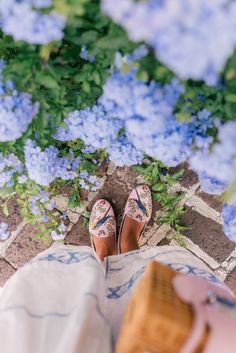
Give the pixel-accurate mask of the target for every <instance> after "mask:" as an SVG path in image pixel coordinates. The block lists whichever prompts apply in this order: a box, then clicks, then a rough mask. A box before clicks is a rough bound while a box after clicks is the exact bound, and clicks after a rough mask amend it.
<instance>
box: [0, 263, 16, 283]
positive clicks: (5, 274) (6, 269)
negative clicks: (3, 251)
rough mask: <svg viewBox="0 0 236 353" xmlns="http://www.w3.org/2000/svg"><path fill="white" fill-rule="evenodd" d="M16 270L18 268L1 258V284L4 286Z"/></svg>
mask: <svg viewBox="0 0 236 353" xmlns="http://www.w3.org/2000/svg"><path fill="white" fill-rule="evenodd" d="M15 272H16V269H15V268H14V267H13V266H12V265H10V264H9V262H7V261H6V260H4V259H0V286H1V287H2V286H3V285H4V284H5V282H6V281H7V280H8V278H10V277H11V276H12V275H13V274H14V273H15Z"/></svg>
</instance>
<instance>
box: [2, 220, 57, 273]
mask: <svg viewBox="0 0 236 353" xmlns="http://www.w3.org/2000/svg"><path fill="white" fill-rule="evenodd" d="M37 235H38V229H37V228H35V227H34V226H32V225H31V224H27V225H25V226H24V228H23V229H22V231H21V232H20V233H19V234H18V236H17V238H16V239H15V240H14V241H13V243H12V244H11V245H10V246H9V248H8V249H7V251H6V253H5V258H6V260H7V261H9V262H10V263H11V264H12V265H13V266H14V267H15V268H17V269H18V268H20V267H21V266H23V265H24V264H25V263H26V262H28V261H30V260H31V259H32V258H33V257H35V256H36V255H37V254H39V253H40V252H42V251H43V250H46V249H47V248H48V247H49V246H50V245H51V242H49V243H47V244H46V243H44V242H43V241H41V240H33V238H34V237H35V236H37Z"/></svg>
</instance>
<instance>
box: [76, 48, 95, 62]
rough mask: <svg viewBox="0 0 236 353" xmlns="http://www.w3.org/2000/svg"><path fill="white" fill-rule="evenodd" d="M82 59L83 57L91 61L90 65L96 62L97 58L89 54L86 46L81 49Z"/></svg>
mask: <svg viewBox="0 0 236 353" xmlns="http://www.w3.org/2000/svg"><path fill="white" fill-rule="evenodd" d="M80 57H81V59H83V60H86V61H89V62H90V63H92V62H94V61H95V56H94V55H90V54H89V53H88V50H87V48H86V46H85V45H83V46H82V48H81V51H80Z"/></svg>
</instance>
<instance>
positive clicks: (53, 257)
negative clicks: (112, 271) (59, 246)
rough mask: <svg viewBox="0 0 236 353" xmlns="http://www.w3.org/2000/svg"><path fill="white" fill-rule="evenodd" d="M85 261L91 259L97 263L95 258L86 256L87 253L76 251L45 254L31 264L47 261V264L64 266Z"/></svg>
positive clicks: (89, 255)
mask: <svg viewBox="0 0 236 353" xmlns="http://www.w3.org/2000/svg"><path fill="white" fill-rule="evenodd" d="M87 259H92V260H93V261H96V262H98V260H97V259H96V257H95V256H93V255H91V254H88V253H79V252H77V251H67V252H66V253H65V252H64V253H63V254H60V253H50V254H46V255H45V256H42V257H39V258H35V259H34V260H32V261H31V262H30V263H32V262H36V261H47V262H59V263H61V264H64V265H70V264H74V263H78V262H82V261H85V260H87Z"/></svg>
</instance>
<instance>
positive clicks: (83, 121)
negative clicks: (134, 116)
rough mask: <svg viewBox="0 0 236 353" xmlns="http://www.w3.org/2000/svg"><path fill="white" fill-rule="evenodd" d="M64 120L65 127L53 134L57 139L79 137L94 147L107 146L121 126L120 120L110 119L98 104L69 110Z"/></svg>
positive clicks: (64, 139) (67, 139)
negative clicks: (77, 109) (72, 110)
mask: <svg viewBox="0 0 236 353" xmlns="http://www.w3.org/2000/svg"><path fill="white" fill-rule="evenodd" d="M64 122H65V123H66V125H67V128H66V129H63V128H59V129H58V131H57V133H56V135H55V138H56V139H57V140H60V141H69V140H75V139H78V138H79V139H82V140H83V141H84V143H85V145H86V146H89V147H92V148H94V149H99V148H105V147H107V146H109V145H110V144H111V143H112V141H113V140H114V139H115V138H116V136H117V134H118V132H119V130H120V129H121V128H122V126H123V124H122V122H121V121H119V120H118V119H112V117H111V116H110V115H109V114H107V113H106V112H105V111H104V108H103V106H101V105H99V104H98V105H95V106H93V107H92V108H85V109H83V110H80V111H74V112H71V113H70V114H69V117H68V118H67V119H65V120H64Z"/></svg>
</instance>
